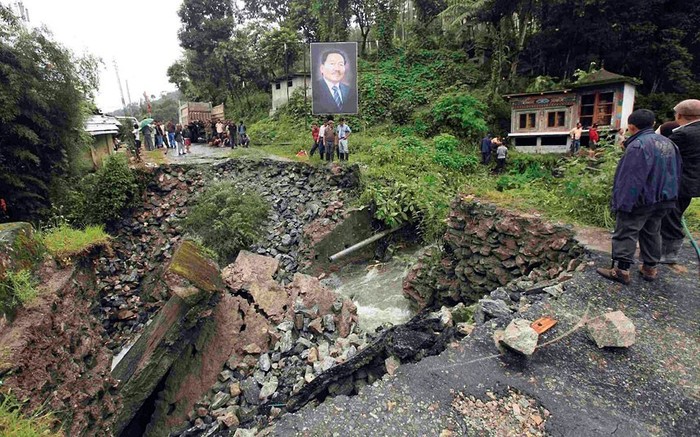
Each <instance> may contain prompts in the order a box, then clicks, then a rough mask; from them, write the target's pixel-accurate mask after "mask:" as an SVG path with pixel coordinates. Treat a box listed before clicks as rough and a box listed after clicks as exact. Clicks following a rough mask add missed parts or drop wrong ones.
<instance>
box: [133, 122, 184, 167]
mask: <svg viewBox="0 0 700 437" xmlns="http://www.w3.org/2000/svg"><path fill="white" fill-rule="evenodd" d="M132 133H133V134H134V145H135V149H136V156H137V158H138V157H139V155H140V153H139V152H140V148H141V146H142V145H144V146H145V147H146V150H147V151H152V150H156V149H160V148H163V149H165V154H166V155H167V154H168V149H176V150H177V154H178V156H181V155H185V154H187V153H190V145H191V143H192V126H191V124H190V125H187V126H184V127H183V126H182V125H181V124H175V123H173V122H172V121H168V122H167V123H166V125H165V126H163V123H162V122H161V121H159V120H156V121H155V122H154V123H153V124H145V125H144V126H142V127H139V125H138V124H134V130H133V131H132Z"/></svg>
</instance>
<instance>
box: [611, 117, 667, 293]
mask: <svg viewBox="0 0 700 437" xmlns="http://www.w3.org/2000/svg"><path fill="white" fill-rule="evenodd" d="M654 119H655V117H654V113H653V112H651V111H649V110H648V109H638V110H636V111H634V112H633V113H632V114H631V115H630V116H629V118H628V119H627V123H628V128H627V129H628V131H629V132H630V133H631V134H632V136H631V137H630V138H629V139H627V141H625V154H624V155H623V156H622V158H621V159H620V162H619V163H618V165H617V170H616V171H615V180H614V182H613V195H612V209H613V211H614V212H615V232H614V233H613V237H612V259H613V263H612V267H611V268H609V269H603V268H599V269H598V270H597V272H598V273H599V274H600V275H601V276H603V277H605V278H607V279H610V280H612V281H617V282H621V283H623V284H629V283H630V282H631V279H630V273H629V268H630V266H631V265H632V264H634V252H635V250H636V249H637V240H639V249H640V252H641V258H642V261H643V264H642V265H641V266H640V267H639V272H640V273H641V275H642V278H644V279H645V280H647V281H653V280H655V279H656V277H657V275H658V272H657V268H656V265H657V264H658V263H659V260H660V258H661V232H660V230H661V220H662V219H663V218H664V216H665V215H666V214H667V213H668V211H669V210H670V209H672V208H674V207H675V204H676V199H677V198H678V185H679V183H680V180H679V179H680V174H681V158H680V154H679V153H678V148H677V147H676V145H675V144H673V142H672V141H671V140H669V139H668V138H666V137H663V136H661V135H658V134H655V133H654V131H653V126H654ZM615 264H617V265H615Z"/></svg>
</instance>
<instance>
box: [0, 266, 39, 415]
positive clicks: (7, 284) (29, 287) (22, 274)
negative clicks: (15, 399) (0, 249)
mask: <svg viewBox="0 0 700 437" xmlns="http://www.w3.org/2000/svg"><path fill="white" fill-rule="evenodd" d="M36 285H37V284H36V281H35V280H34V278H33V277H32V273H31V272H30V271H29V270H19V271H17V272H14V271H7V272H5V277H4V278H2V279H0V314H1V315H6V316H12V315H13V314H14V311H15V310H16V309H17V308H18V307H20V306H23V305H26V304H28V303H30V302H31V301H32V300H34V298H36V296H37V291H36ZM0 429H2V428H1V427H0Z"/></svg>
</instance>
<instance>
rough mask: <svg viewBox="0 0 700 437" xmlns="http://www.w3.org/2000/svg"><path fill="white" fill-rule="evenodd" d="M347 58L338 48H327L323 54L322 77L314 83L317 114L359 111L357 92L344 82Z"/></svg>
mask: <svg viewBox="0 0 700 437" xmlns="http://www.w3.org/2000/svg"><path fill="white" fill-rule="evenodd" d="M346 65H347V58H346V55H345V53H343V52H341V51H338V50H333V49H330V50H327V51H325V52H323V54H322V55H321V66H320V68H319V70H320V72H321V79H320V80H317V81H316V82H315V83H314V88H313V94H314V95H313V101H314V105H313V109H314V112H315V113H317V114H355V113H357V94H356V92H355V90H354V89H352V88H351V87H350V86H348V85H346V84H345V83H343V79H344V78H345V69H346Z"/></svg>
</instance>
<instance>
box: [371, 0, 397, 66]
mask: <svg viewBox="0 0 700 437" xmlns="http://www.w3.org/2000/svg"><path fill="white" fill-rule="evenodd" d="M376 2H377V25H376V29H377V40H378V41H379V54H380V56H388V55H390V54H393V53H394V29H396V19H397V18H398V16H399V0H376Z"/></svg>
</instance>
